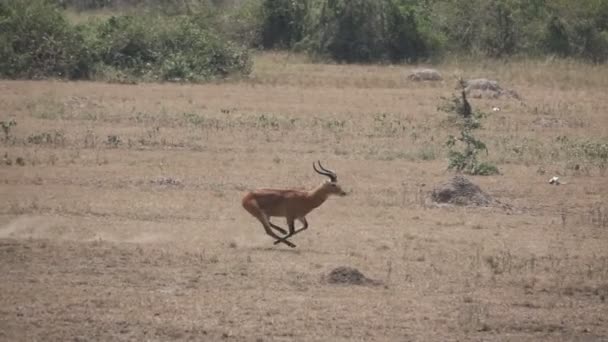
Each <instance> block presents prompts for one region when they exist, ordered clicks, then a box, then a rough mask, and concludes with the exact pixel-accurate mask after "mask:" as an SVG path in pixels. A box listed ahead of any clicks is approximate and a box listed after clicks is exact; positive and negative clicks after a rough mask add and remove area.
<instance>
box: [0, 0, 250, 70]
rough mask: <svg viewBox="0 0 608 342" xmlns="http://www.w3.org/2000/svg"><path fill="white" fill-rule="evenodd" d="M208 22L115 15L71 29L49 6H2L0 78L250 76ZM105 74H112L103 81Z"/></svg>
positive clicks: (237, 52)
mask: <svg viewBox="0 0 608 342" xmlns="http://www.w3.org/2000/svg"><path fill="white" fill-rule="evenodd" d="M211 26H212V25H211V24H210V23H209V19H208V17H207V16H205V15H196V16H195V15H191V16H185V15H180V16H165V15H154V14H150V13H148V14H145V15H139V16H113V17H111V18H109V19H107V20H105V21H93V22H89V23H87V24H85V25H77V26H73V25H70V23H69V22H68V21H67V20H66V18H65V15H64V14H63V13H62V12H61V11H60V10H59V9H58V8H57V7H56V6H55V5H53V4H51V3H50V2H49V1H46V0H27V1H18V0H7V2H3V3H0V44H1V45H0V75H3V76H6V77H12V78H43V77H60V78H74V79H87V78H92V77H95V78H100V79H104V78H105V79H112V78H114V76H112V75H118V76H119V77H117V78H120V79H130V78H138V79H144V80H179V81H201V80H209V79H213V78H223V77H227V76H230V75H246V74H248V73H249V72H250V71H251V60H250V56H249V54H248V51H247V50H246V49H245V48H243V47H240V46H237V45H236V44H234V43H232V42H230V41H227V40H225V39H224V38H223V37H221V36H220V35H219V34H217V33H215V32H214V31H213V29H211ZM106 73H107V75H106Z"/></svg>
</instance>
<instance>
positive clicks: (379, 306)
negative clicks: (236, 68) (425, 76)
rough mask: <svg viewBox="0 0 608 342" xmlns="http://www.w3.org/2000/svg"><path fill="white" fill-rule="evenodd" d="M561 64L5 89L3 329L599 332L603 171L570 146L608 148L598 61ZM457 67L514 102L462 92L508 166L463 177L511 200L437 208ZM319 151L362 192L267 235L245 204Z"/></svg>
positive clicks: (603, 322) (584, 336) (606, 72)
mask: <svg viewBox="0 0 608 342" xmlns="http://www.w3.org/2000/svg"><path fill="white" fill-rule="evenodd" d="M554 63H555V64H551V63H548V64H543V63H532V62H523V61H522V62H518V63H516V64H501V63H499V62H496V63H494V64H492V63H488V64H485V65H468V64H462V65H460V64H445V65H442V66H440V69H441V71H442V73H443V74H444V76H445V78H446V80H445V81H442V82H427V83H425V82H412V81H409V80H408V79H407V77H406V75H407V70H409V69H411V67H408V66H400V67H397V66H393V67H390V66H383V67H378V66H340V65H318V64H310V63H308V62H306V60H303V59H300V58H298V57H294V56H291V57H290V56H284V55H263V56H259V57H258V58H257V60H256V67H255V68H256V69H255V72H254V75H253V76H252V78H251V79H249V80H241V81H235V82H230V83H217V84H205V85H179V84H137V85H127V84H103V83H93V82H59V81H0V120H3V121H4V122H5V123H6V122H8V120H10V119H14V120H15V121H16V123H17V125H16V126H14V127H11V128H10V129H8V132H4V133H7V134H5V135H3V136H2V137H1V138H2V139H3V141H2V143H1V144H0V164H1V165H0V274H1V275H2V276H1V280H0V340H2V341H70V340H74V341H91V340H104V341H110V340H111V341H126V340H137V341H142V340H146V341H168V340H196V341H215V340H234V341H608V303H607V302H606V297H608V248H607V246H608V201H607V200H608V195H607V194H608V181H607V180H608V179H607V175H606V172H605V166H606V164H605V160H602V159H601V156H599V157H597V156H596V157H594V156H595V155H586V157H585V156H581V155H579V154H577V153H575V152H576V151H578V150H577V149H576V148H575V147H573V146H575V145H576V144H577V143H579V142H582V141H586V142H594V143H596V142H597V143H602V142H603V143H606V141H607V138H608V116H607V115H606V113H608V100H607V98H606V94H605V90H606V89H608V68H606V67H605V66H604V67H600V66H596V67H594V66H588V65H576V64H568V63H566V62H554ZM560 63H561V64H560ZM458 76H464V77H486V78H494V79H497V80H498V81H499V82H500V83H501V85H503V86H504V87H506V88H513V89H514V90H516V91H517V92H518V93H519V94H520V95H521V97H522V100H521V101H519V100H515V99H513V98H498V99H492V98H481V99H472V100H471V103H472V104H473V106H474V107H475V108H477V109H479V110H483V111H487V112H489V113H490V114H489V115H488V117H487V118H485V119H484V121H483V128H482V129H481V130H480V131H479V135H480V137H481V138H482V139H483V140H484V141H485V142H486V144H487V145H488V150H489V153H488V155H487V156H485V155H484V157H485V158H487V159H488V160H489V161H491V162H494V163H496V165H497V166H498V167H499V169H500V171H501V175H497V176H489V177H469V178H470V179H471V180H472V181H473V182H475V183H476V184H478V185H479V186H480V187H481V188H482V189H483V190H484V191H486V192H487V193H488V194H490V195H491V196H493V198H494V199H496V200H498V201H500V203H503V204H505V205H503V206H491V207H485V208H473V207H450V206H436V205H433V204H432V203H430V202H429V198H430V192H431V191H432V189H433V187H434V186H435V185H436V184H439V183H442V182H444V181H446V180H447V179H449V177H450V176H451V173H450V172H447V171H446V166H447V160H446V157H445V156H446V149H445V141H446V138H447V136H448V134H455V131H454V128H453V125H450V122H449V120H447V119H446V118H447V114H446V113H443V112H440V111H438V110H437V107H438V105H439V104H440V103H441V99H440V97H442V96H444V97H449V96H450V95H451V94H452V93H453V92H454V86H455V84H456V81H455V80H456V77H458ZM495 106H497V107H500V108H501V111H500V112H492V111H491V108H492V107H495ZM0 134H3V132H0ZM564 137H565V138H564ZM565 141H567V142H568V143H565ZM594 158H595V159H594ZM317 159H320V160H321V161H322V162H323V163H324V165H325V166H326V167H329V168H332V169H334V170H336V171H337V173H338V177H339V182H340V183H341V185H342V186H343V188H344V189H345V190H346V191H347V192H348V193H349V194H348V196H346V197H340V198H330V199H329V200H328V201H327V202H326V203H325V204H324V205H322V206H321V207H320V208H318V209H317V210H315V211H313V212H312V213H311V214H310V215H309V216H308V220H309V222H310V228H309V230H307V231H305V232H303V233H301V234H299V235H297V236H295V237H293V238H292V239H291V241H292V242H294V243H295V244H297V248H295V249H291V248H289V247H287V246H284V245H273V244H272V239H271V238H269V237H268V236H266V235H265V234H264V231H263V229H262V227H261V225H260V224H259V223H258V222H257V221H256V220H255V219H254V218H253V217H251V216H249V214H248V213H247V212H245V211H244V210H243V209H242V207H241V204H240V199H241V198H242V196H243V195H244V194H245V192H246V191H248V190H250V189H253V188H257V187H279V188H280V187H305V188H311V187H314V186H316V185H317V184H318V183H319V182H321V181H323V178H322V177H320V176H319V175H317V174H315V173H314V172H313V170H312V162H313V161H314V160H317ZM9 164H10V165H9ZM21 164H23V165H21ZM552 176H559V177H560V180H561V181H562V182H563V183H562V185H559V186H552V185H549V184H548V180H549V179H550V178H551V177H552ZM275 222H276V223H279V224H281V225H284V222H280V221H278V220H276V221H275ZM338 267H352V268H356V269H357V270H359V271H360V272H361V273H362V274H363V275H364V276H365V277H367V278H369V279H370V281H369V282H368V281H366V282H362V284H361V285H356V284H336V283H334V282H328V281H327V276H328V275H329V274H330V272H331V271H332V270H334V269H336V268H338Z"/></svg>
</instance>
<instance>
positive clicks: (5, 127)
mask: <svg viewBox="0 0 608 342" xmlns="http://www.w3.org/2000/svg"><path fill="white" fill-rule="evenodd" d="M0 126H2V132H3V133H4V141H5V142H7V141H8V140H9V138H10V135H11V129H12V128H13V127H15V126H17V121H15V120H14V119H11V120H7V121H4V120H3V121H0Z"/></svg>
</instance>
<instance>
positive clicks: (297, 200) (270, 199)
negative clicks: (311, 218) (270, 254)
mask: <svg viewBox="0 0 608 342" xmlns="http://www.w3.org/2000/svg"><path fill="white" fill-rule="evenodd" d="M317 162H318V163H319V168H320V169H321V170H319V169H317V167H316V165H315V163H312V167H313V169H314V170H315V171H316V172H317V173H318V174H321V175H323V176H327V177H329V180H326V181H324V182H323V183H321V184H320V185H319V186H317V187H316V188H314V189H312V190H309V191H302V190H294V189H258V190H254V191H251V192H249V193H247V194H246V195H245V197H243V208H245V210H247V211H248V212H249V213H250V214H251V215H253V216H254V217H255V218H257V219H258V220H259V221H260V222H261V223H262V225H263V226H264V230H266V234H268V235H270V236H272V237H273V238H275V239H276V241H275V242H274V244H275V245H276V244H278V243H280V242H282V243H284V244H286V245H287V246H289V247H292V248H293V247H295V246H296V245H294V244H293V243H291V242H290V241H288V240H287V238H289V237H291V236H293V235H295V234H297V233H299V232H301V231H303V230H305V229H306V228H308V221H306V214H308V213H310V212H311V211H312V210H313V209H315V208H317V207H318V206H320V205H321V204H323V202H325V200H327V198H328V197H329V195H339V196H346V192H344V190H342V188H341V187H340V185H338V176H337V175H336V173H335V172H334V171H331V170H328V169H326V168H324V167H323V166H322V165H321V162H319V161H317ZM271 217H285V218H286V220H287V227H288V228H289V232H287V231H286V230H285V229H283V228H281V227H279V226H277V225H275V224H273V223H272V222H270V218H271ZM295 220H298V221H300V222H301V223H302V225H303V226H302V227H301V228H299V229H297V230H296V229H295V224H294V221H295ZM273 228H274V229H276V230H277V231H279V232H280V233H281V234H283V235H284V236H283V237H279V236H278V235H277V234H276V233H275V232H274V231H273V230H272V229H273Z"/></svg>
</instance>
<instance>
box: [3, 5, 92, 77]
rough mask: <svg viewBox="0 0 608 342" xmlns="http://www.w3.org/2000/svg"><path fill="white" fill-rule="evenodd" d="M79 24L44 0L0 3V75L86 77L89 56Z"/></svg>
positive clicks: (87, 75) (89, 68)
mask: <svg viewBox="0 0 608 342" xmlns="http://www.w3.org/2000/svg"><path fill="white" fill-rule="evenodd" d="M81 30H82V28H81V27H72V26H71V25H70V24H69V23H68V22H67V20H66V19H65V16H64V15H63V14H62V12H61V11H60V10H59V9H58V8H57V7H56V6H54V5H52V4H51V3H50V2H48V1H45V0H29V1H20V0H6V1H3V2H1V3H0V75H2V76H5V77H10V78H41V77H48V76H53V77H62V78H64V77H65V78H88V77H89V76H90V72H91V62H92V60H91V55H90V51H89V50H88V48H87V46H85V44H84V38H83V35H82V32H81Z"/></svg>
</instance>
